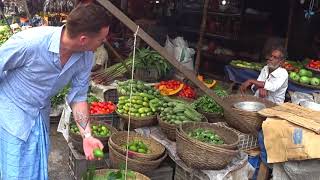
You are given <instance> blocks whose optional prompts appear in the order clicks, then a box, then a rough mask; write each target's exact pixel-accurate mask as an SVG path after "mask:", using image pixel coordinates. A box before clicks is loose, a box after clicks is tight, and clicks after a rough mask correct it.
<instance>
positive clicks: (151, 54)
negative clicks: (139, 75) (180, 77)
mask: <svg viewBox="0 0 320 180" xmlns="http://www.w3.org/2000/svg"><path fill="white" fill-rule="evenodd" d="M136 59H139V61H140V63H137V65H136V68H137V69H139V68H140V69H143V70H145V69H148V70H150V69H156V71H157V72H158V74H159V76H160V77H164V76H165V75H167V73H168V72H169V71H170V70H171V69H172V67H171V65H170V64H169V63H168V61H167V60H165V59H164V58H163V57H162V56H161V55H160V54H159V53H158V52H156V51H154V50H150V49H148V48H145V49H138V51H137V54H136Z"/></svg>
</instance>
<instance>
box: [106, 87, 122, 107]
mask: <svg viewBox="0 0 320 180" xmlns="http://www.w3.org/2000/svg"><path fill="white" fill-rule="evenodd" d="M103 96H104V101H111V102H113V103H115V104H117V103H118V101H119V96H118V91H117V89H108V90H106V91H105V92H104V94H103Z"/></svg>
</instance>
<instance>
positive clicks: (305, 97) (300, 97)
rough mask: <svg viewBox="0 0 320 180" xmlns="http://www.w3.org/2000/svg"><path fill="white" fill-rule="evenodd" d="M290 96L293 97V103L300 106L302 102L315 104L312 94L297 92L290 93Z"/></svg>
mask: <svg viewBox="0 0 320 180" xmlns="http://www.w3.org/2000/svg"><path fill="white" fill-rule="evenodd" d="M290 96H291V102H292V103H294V104H299V103H300V102H302V101H311V102H313V96H312V95H310V94H306V93H302V92H298V91H296V92H293V93H290Z"/></svg>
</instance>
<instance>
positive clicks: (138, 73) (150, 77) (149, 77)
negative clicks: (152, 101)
mask: <svg viewBox="0 0 320 180" xmlns="http://www.w3.org/2000/svg"><path fill="white" fill-rule="evenodd" d="M134 75H135V78H136V79H138V80H141V81H144V82H158V81H159V80H160V78H161V77H160V75H159V73H158V71H157V69H155V68H154V69H152V68H151V69H147V68H137V69H136V70H135V73H134Z"/></svg>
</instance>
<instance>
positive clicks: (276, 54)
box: [266, 46, 287, 70]
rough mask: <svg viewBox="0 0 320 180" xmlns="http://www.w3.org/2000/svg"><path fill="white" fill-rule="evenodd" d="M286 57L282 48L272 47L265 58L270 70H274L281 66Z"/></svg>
mask: <svg viewBox="0 0 320 180" xmlns="http://www.w3.org/2000/svg"><path fill="white" fill-rule="evenodd" d="M286 57H287V52H286V50H285V49H284V47H282V46H273V47H271V50H270V51H269V53H268V55H267V56H266V60H267V65H268V67H269V69H270V70H275V69H277V68H278V67H280V66H281V64H282V63H283V61H284V60H285V59H286Z"/></svg>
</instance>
